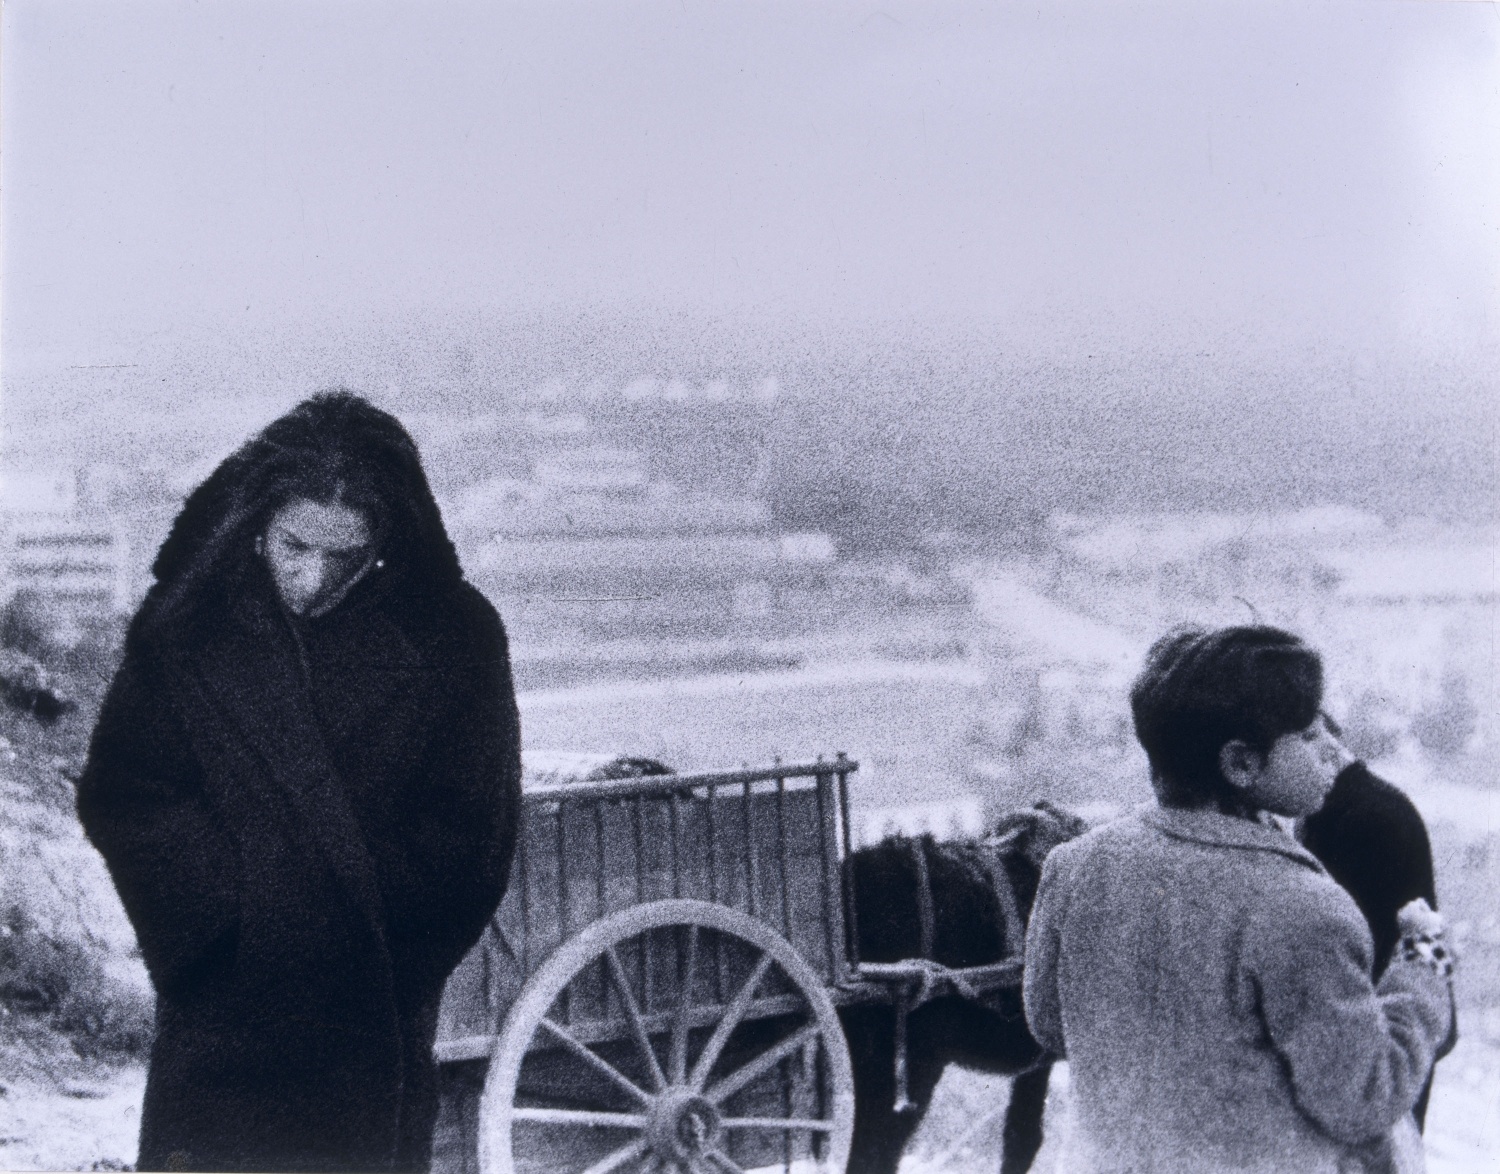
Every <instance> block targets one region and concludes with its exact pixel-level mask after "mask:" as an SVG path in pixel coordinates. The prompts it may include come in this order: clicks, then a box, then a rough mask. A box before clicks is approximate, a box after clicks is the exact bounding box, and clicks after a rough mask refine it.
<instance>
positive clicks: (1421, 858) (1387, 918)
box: [1300, 762, 1458, 1125]
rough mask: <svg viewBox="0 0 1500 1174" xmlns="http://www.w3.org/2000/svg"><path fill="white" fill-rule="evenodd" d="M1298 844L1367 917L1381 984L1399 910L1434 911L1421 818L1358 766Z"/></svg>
mask: <svg viewBox="0 0 1500 1174" xmlns="http://www.w3.org/2000/svg"><path fill="white" fill-rule="evenodd" d="M1300 838H1301V840H1302V843H1303V844H1304V846H1306V848H1307V850H1308V851H1309V852H1311V853H1312V854H1313V855H1314V856H1316V857H1317V858H1318V860H1319V861H1320V862H1321V863H1322V865H1323V867H1324V868H1326V869H1327V870H1328V875H1329V876H1331V877H1333V879H1334V880H1336V881H1338V883H1339V884H1340V885H1341V886H1343V888H1344V890H1345V891H1346V892H1347V893H1348V894H1349V895H1350V896H1351V897H1353V898H1354V903H1355V904H1356V905H1358V906H1359V911H1360V912H1361V913H1363V914H1364V917H1365V921H1366V922H1367V923H1368V924H1369V926H1370V937H1371V938H1372V939H1374V942H1375V964H1374V977H1375V978H1376V979H1379V978H1380V976H1381V974H1383V973H1384V972H1385V968H1386V966H1387V964H1388V963H1389V962H1390V960H1391V954H1392V952H1393V951H1394V950H1395V949H1396V943H1397V942H1398V941H1400V940H1401V930H1400V929H1399V928H1398V927H1397V925H1396V912H1397V910H1399V909H1400V908H1401V906H1403V905H1405V904H1406V903H1407V902H1408V901H1414V900H1416V899H1417V898H1418V897H1421V898H1423V899H1425V900H1426V902H1427V903H1428V904H1429V905H1431V906H1432V907H1433V908H1434V909H1436V908H1437V887H1436V885H1435V883H1434V881H1433V876H1432V846H1431V844H1430V843H1429V842H1428V839H1427V825H1426V824H1425V823H1423V822H1422V816H1421V814H1420V813H1419V812H1418V811H1417V809H1416V806H1415V805H1414V804H1413V803H1412V801H1411V800H1410V799H1408V798H1407V797H1406V793H1405V792H1404V791H1402V790H1401V789H1400V788H1399V787H1394V786H1392V785H1391V784H1390V783H1388V782H1386V781H1385V780H1384V779H1382V778H1380V777H1379V776H1378V775H1375V774H1372V773H1371V772H1370V768H1369V767H1367V766H1365V764H1364V763H1362V762H1355V763H1351V764H1350V765H1349V766H1346V767H1345V768H1344V769H1343V770H1342V771H1340V772H1339V777H1338V779H1337V780H1336V781H1335V782H1334V784H1333V790H1331V791H1329V792H1328V798H1326V799H1325V800H1324V801H1323V806H1322V808H1321V809H1320V810H1319V811H1317V812H1316V813H1315V814H1313V815H1310V816H1308V817H1307V818H1306V819H1305V820H1304V821H1303V823H1302V829H1301V833H1300ZM1457 1038H1458V1037H1457V1033H1456V1026H1455V1029H1454V1031H1452V1032H1450V1033H1449V1037H1448V1041H1447V1043H1445V1044H1444V1045H1443V1047H1442V1048H1440V1049H1439V1051H1438V1057H1439V1058H1441V1057H1443V1056H1445V1055H1447V1054H1448V1053H1449V1052H1450V1051H1452V1050H1453V1045H1454V1044H1455V1043H1456V1042H1457ZM1431 1092H1432V1078H1431V1076H1430V1075H1429V1077H1428V1079H1427V1084H1426V1086H1425V1087H1424V1088H1423V1089H1422V1095H1421V1096H1420V1097H1418V1098H1417V1104H1416V1108H1415V1110H1414V1112H1415V1114H1416V1118H1417V1123H1418V1124H1419V1125H1420V1124H1422V1122H1423V1121H1424V1119H1425V1118H1426V1116H1427V1099H1428V1097H1429V1095H1430V1094H1431Z"/></svg>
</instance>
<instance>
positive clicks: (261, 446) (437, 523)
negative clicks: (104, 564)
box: [141, 389, 462, 628]
mask: <svg viewBox="0 0 1500 1174" xmlns="http://www.w3.org/2000/svg"><path fill="white" fill-rule="evenodd" d="M297 497H304V498H307V499H308V500H310V501H314V502H318V503H319V504H323V505H332V504H335V503H336V504H339V505H344V506H347V507H349V508H351V509H354V510H358V511H359V512H360V513H362V514H363V515H364V516H365V517H366V519H367V521H368V523H369V525H370V527H371V529H372V531H373V533H374V538H375V542H376V544H377V547H378V551H379V554H380V557H381V559H382V561H383V563H384V564H385V565H384V568H383V570H382V572H381V573H382V575H383V576H385V577H387V578H388V579H389V580H390V581H392V582H395V583H399V584H400V585H401V586H402V588H403V589H405V590H408V591H416V592H422V591H426V590H431V589H433V588H436V587H440V586H442V585H443V584H445V583H454V582H457V581H458V580H459V579H460V577H461V574H462V572H461V570H460V568H459V564H458V556H457V554H456V553H455V552H454V549H453V544H452V542H450V541H449V539H448V535H447V532H446V531H445V530H444V529H443V522H442V516H441V514H440V513H439V511H438V508H437V503H436V502H435V501H434V500H433V497H432V490H431V489H430V488H429V487H428V484H427V477H426V475H425V474H424V473H423V472H422V462H421V459H420V457H419V456H418V454H417V446H416V444H415V443H414V442H413V441H412V438H411V436H410V435H409V434H408V433H407V431H406V429H405V428H403V427H402V426H401V424H400V422H399V421H398V420H397V419H396V418H395V417H394V416H392V415H390V414H389V413H388V412H383V411H381V410H380V409H379V408H376V407H374V406H373V405H371V404H370V403H368V402H367V401H366V400H364V399H362V398H361V397H360V396H357V395H355V394H353V393H352V392H349V391H345V390H342V389H338V390H333V391H325V392H320V393H319V394H317V395H315V396H312V397H311V398H310V399H307V400H304V401H303V402H302V403H300V404H298V405H297V406H296V407H295V408H293V409H292V410H291V411H290V412H288V413H287V414H286V415H284V416H282V417H280V418H279V419H277V420H274V421H272V422H271V423H270V424H268V425H266V427H265V428H264V429H262V430H261V432H260V433H259V434H258V435H257V436H255V437H253V438H252V439H250V440H249V441H247V442H246V443H245V444H243V445H241V446H240V448H239V449H237V450H236V451H235V452H234V453H232V454H231V455H230V456H228V457H226V458H225V459H224V460H223V461H222V462H221V463H220V465H219V467H218V468H217V469H215V470H214V471H213V473H212V474H210V475H209V477H208V479H207V480H206V481H204V482H203V483H202V484H201V485H199V486H198V488H196V489H195V490H193V492H192V493H191V494H189V495H188V498H187V501H186V503H185V504H184V505H183V507H182V511H181V512H180V513H179V514H178V515H177V520H176V521H175V522H173V524H172V529H171V532H170V533H169V534H168V535H167V539H166V541H165V542H163V543H162V546H161V550H160V551H159V552H158V553H157V556H156V561H155V563H153V564H152V567H151V571H152V574H153V575H154V576H155V579H156V582H155V585H154V586H153V587H152V589H151V592H150V593H149V594H148V596H147V598H146V603H145V604H144V605H143V606H142V609H141V611H142V619H143V621H145V622H146V624H147V626H148V627H153V628H155V627H158V626H160V625H162V624H168V623H172V624H175V623H177V622H179V621H182V620H186V619H187V618H188V617H190V616H191V615H194V614H196V613H197V612H198V611H199V610H200V609H201V608H203V607H211V606H212V605H213V604H214V603H215V602H223V597H224V595H225V593H226V592H233V591H234V590H235V589H236V588H237V587H238V586H239V585H240V584H242V583H243V582H244V579H245V576H246V574H247V572H248V571H249V570H250V568H251V567H252V566H253V565H254V564H253V561H252V560H253V559H254V558H255V555H254V543H255V539H256V538H257V537H258V536H259V535H261V534H262V533H263V532H264V530H265V528H266V526H267V524H268V523H269V522H270V519H271V516H272V515H273V514H274V513H275V512H276V511H277V510H278V509H280V508H281V506H283V505H285V504H286V503H287V502H288V501H290V500H292V499H293V498H297Z"/></svg>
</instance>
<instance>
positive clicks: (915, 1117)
mask: <svg viewBox="0 0 1500 1174" xmlns="http://www.w3.org/2000/svg"><path fill="white" fill-rule="evenodd" d="M840 1018H841V1019H842V1020H843V1024H844V1036H845V1038H846V1039H847V1040H848V1043H849V1055H850V1058H851V1059H852V1060H853V1063H854V1138H853V1141H852V1143H851V1145H850V1149H849V1174H896V1169H897V1167H898V1166H900V1164H901V1155H902V1154H903V1153H905V1152H906V1145H907V1143H908V1142H909V1141H911V1136H912V1134H913V1133H915V1132H916V1130H917V1126H918V1125H920V1124H921V1123H922V1117H923V1115H924V1114H926V1112H927V1107H928V1106H929V1105H930V1104H931V1103H932V1094H933V1090H934V1089H936V1088H937V1083H938V1079H939V1077H941V1076H942V1074H943V1068H944V1066H945V1065H946V1060H945V1059H944V1058H943V1057H941V1056H940V1055H938V1054H937V1051H936V1049H934V1048H933V1047H931V1046H929V1045H925V1044H924V1033H923V1031H922V1030H921V1028H920V1027H919V1026H917V1025H913V1026H914V1028H915V1029H914V1030H913V1031H912V1032H911V1034H910V1036H909V1037H908V1045H907V1046H908V1052H907V1093H908V1095H909V1096H910V1098H911V1100H912V1102H913V1107H912V1108H910V1109H908V1110H907V1111H906V1112H904V1113H898V1112H897V1111H896V1108H895V1101H896V1026H895V1018H896V1017H895V1011H894V1009H893V1008H891V1007H888V1006H883V1007H851V1008H849V1009H847V1010H845V1011H843V1012H842V1013H841V1014H840Z"/></svg>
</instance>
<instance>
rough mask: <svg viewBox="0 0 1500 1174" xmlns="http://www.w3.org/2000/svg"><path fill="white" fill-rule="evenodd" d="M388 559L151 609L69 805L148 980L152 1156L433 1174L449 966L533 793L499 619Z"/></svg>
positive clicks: (201, 1165) (247, 1166)
mask: <svg viewBox="0 0 1500 1174" xmlns="http://www.w3.org/2000/svg"><path fill="white" fill-rule="evenodd" d="M382 574H383V573H382V572H381V571H378V570H377V571H373V572H372V573H371V574H370V576H369V577H367V578H366V579H365V580H364V581H363V582H361V583H360V584H359V585H358V586H357V587H356V588H355V589H354V591H352V592H351V593H350V595H349V596H348V597H347V598H346V599H345V600H344V601H343V602H342V603H341V604H340V605H339V606H338V607H337V608H335V609H334V610H333V611H332V612H330V613H328V614H327V615H324V616H321V617H319V618H316V619H311V620H301V619H293V618H292V617H290V616H289V615H288V614H287V613H286V612H285V611H284V609H283V608H282V607H281V605H280V603H279V601H278V600H277V598H276V596H275V593H274V588H273V586H272V585H271V583H270V579H269V575H268V574H266V573H265V571H264V568H263V567H262V568H259V573H254V572H252V573H251V574H249V575H248V576H246V577H245V578H243V579H242V580H241V584H242V586H241V589H240V590H239V591H238V592H237V594H236V596H235V598H234V599H233V602H232V604H231V605H229V606H227V607H225V608H224V609H223V613H222V615H220V616H219V617H218V618H217V619H216V621H215V622H214V623H213V624H211V625H203V624H198V625H197V626H195V627H193V628H191V629H190V631H191V634H190V635H188V634H185V633H184V632H182V631H179V632H178V633H177V634H176V635H168V634H165V633H164V632H162V631H160V630H158V631H154V632H148V630H147V629H146V628H145V627H144V626H143V625H142V624H141V623H140V622H139V621H140V617H138V623H137V625H136V629H135V630H133V632H132V638H131V640H130V641H128V642H127V652H126V657H125V660H124V663H123V665H122V667H121V668H120V670H119V673H118V675H117V676H116V678H115V681H114V683H113V686H112V687H111V689H110V692H109V695H108V697H107V699H106V701H105V704H104V707H103V710H102V713H101V715H100V719H99V724H98V727H97V729H96V731H95V734H94V740H93V744H92V747H91V750H90V755H89V761H88V765H87V767H86V769H85V771H84V774H83V776H82V778H81V779H80V781H79V791H78V810H79V815H80V818H81V819H82V821H83V824H84V827H85V829H86V830H87V832H88V834H89V837H90V838H91V839H92V840H93V842H94V843H95V845H96V846H97V847H98V848H99V850H100V852H101V853H102V854H103V855H104V858H105V860H106V862H107V863H108V865H109V868H110V872H111V874H112V876H113V877H114V881H115V884H116V886H117V887H118V889H119V893H120V897H121V899H122V901H123V903H124V905H125V909H126V911H127V913H128V914H129V915H130V919H131V921H132V923H133V924H134V926H135V929H136V933H137V935H138V938H139V941H140V946H141V952H142V955H143V956H144V958H145V961H146V965H147V968H148V969H149V971H150V974H151V977H152V981H153V982H154V984H155V986H156V990H157V995H158V1009H157V1035H156V1040H155V1044H154V1046H153V1048H152V1053H151V1069H150V1075H149V1078H148V1081H147V1087H146V1097H145V1105H144V1109H143V1113H142V1122H141V1148H140V1157H139V1162H138V1166H139V1168H140V1169H143V1170H153V1169H154V1170H161V1169H191V1170H329V1171H332V1170H393V1169H394V1170H399V1169H420V1168H424V1167H425V1165H426V1164H427V1161H428V1154H429V1152H430V1146H431V1131H432V1123H433V1118H434V1115H435V1111H436V1100H435V1091H434V1090H435V1070H434V1065H433V1060H432V1043H433V1035H434V1031H435V1025H436V1015H437V1008H438V1001H439V998H440V996H441V993H442V988H443V984H444V981H445V980H446V978H447V975H448V973H449V972H450V971H451V970H452V968H453V967H454V966H455V965H456V964H457V963H458V962H459V960H460V959H461V958H462V957H463V955H464V953H465V952H466V951H467V949H468V948H469V947H470V946H471V945H472V944H473V942H474V941H475V940H476V939H477V937H478V935H479V933H480V931H481V930H482V928H483V926H484V924H485V922H486V921H487V920H488V918H489V917H490V916H491V915H492V913H493V912H494V910H495V908H496V906H497V905H498V904H499V901H500V898H501V896H502V895H503V891H504V887H505V883H506V879H507V876H508V872H509V867H510V859H511V854H512V850H513V847H514V842H515V830H516V819H517V816H518V812H519V802H520V751H519V747H520V735H519V721H518V717H517V711H516V705H515V699H514V694H513V689H512V684H511V676H510V669H509V662H508V658H507V651H506V641H505V633H504V630H503V628H502V627H501V624H500V621H499V618H498V617H497V616H496V614H495V612H494V610H493V609H492V608H491V607H490V605H489V604H488V603H487V602H485V600H484V599H483V598H482V597H481V596H480V595H479V594H478V593H477V592H476V591H474V590H473V589H472V588H471V587H469V586H467V585H466V584H463V583H462V582H459V581H454V582H452V583H451V584H448V585H443V586H435V585H433V584H431V583H428V584H424V585H423V587H422V588H421V589H420V590H416V589H413V588H411V587H410V585H409V584H408V585H406V586H403V584H404V583H405V581H404V580H397V581H395V582H393V581H392V580H391V579H390V578H383V577H382Z"/></svg>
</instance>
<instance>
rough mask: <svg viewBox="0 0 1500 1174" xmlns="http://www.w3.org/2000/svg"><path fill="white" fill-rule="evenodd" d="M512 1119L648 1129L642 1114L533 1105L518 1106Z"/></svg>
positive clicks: (542, 1123) (549, 1123)
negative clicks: (549, 1107)
mask: <svg viewBox="0 0 1500 1174" xmlns="http://www.w3.org/2000/svg"><path fill="white" fill-rule="evenodd" d="M511 1117H512V1118H513V1119H515V1120H517V1121H530V1122H532V1123H533V1124H535V1125H584V1126H588V1127H590V1128H594V1127H599V1126H602V1127H604V1128H608V1129H644V1128H646V1117H645V1116H644V1115H643V1114H641V1113H605V1112H598V1111H595V1110H593V1109H543V1108H537V1107H533V1106H531V1105H517V1106H516V1107H515V1108H514V1109H512V1110H511ZM642 1152H643V1153H644V1152H645V1151H644V1150H643V1151H642Z"/></svg>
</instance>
